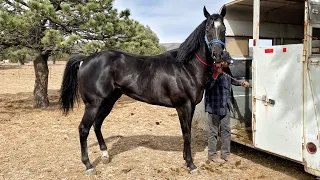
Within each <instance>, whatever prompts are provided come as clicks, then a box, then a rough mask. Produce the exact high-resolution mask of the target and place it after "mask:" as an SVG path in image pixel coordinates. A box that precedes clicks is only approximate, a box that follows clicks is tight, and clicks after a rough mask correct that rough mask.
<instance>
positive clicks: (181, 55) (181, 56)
mask: <svg viewBox="0 0 320 180" xmlns="http://www.w3.org/2000/svg"><path fill="white" fill-rule="evenodd" d="M206 21H207V20H204V21H203V22H202V23H201V24H200V25H199V26H198V27H197V28H196V29H195V30H194V31H193V32H192V33H191V34H190V35H189V37H188V38H187V39H186V40H185V41H184V42H183V43H182V44H181V45H180V47H179V49H178V54H177V57H176V61H178V62H182V63H187V62H189V61H190V59H191V57H192V56H193V55H194V54H193V53H194V51H195V50H197V49H198V48H199V47H200V46H201V44H202V43H205V40H204V35H205V25H206Z"/></svg>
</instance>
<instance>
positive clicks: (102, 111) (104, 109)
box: [93, 92, 122, 163]
mask: <svg viewBox="0 0 320 180" xmlns="http://www.w3.org/2000/svg"><path fill="white" fill-rule="evenodd" d="M121 95H122V94H121V93H117V92H114V93H112V94H111V95H110V96H109V98H107V99H105V100H104V102H103V104H102V105H101V106H100V108H99V111H98V114H97V117H96V119H95V121H94V124H93V126H94V132H95V134H96V137H97V140H98V142H99V146H100V150H101V152H102V154H101V160H102V161H103V162H105V163H106V162H108V161H109V154H108V151H107V146H106V143H105V142H104V139H103V136H102V133H101V126H102V123H103V121H104V119H105V118H106V117H107V116H108V115H109V113H110V112H111V110H112V108H113V105H114V104H115V102H116V101H117V100H118V99H119V98H120V97H121Z"/></svg>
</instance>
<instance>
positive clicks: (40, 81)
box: [33, 52, 49, 108]
mask: <svg viewBox="0 0 320 180" xmlns="http://www.w3.org/2000/svg"><path fill="white" fill-rule="evenodd" d="M48 58H49V53H47V52H45V53H41V52H40V53H39V55H38V56H37V57H36V59H35V60H34V61H33V66H34V73H35V75H36V79H35V84H34V91H33V97H34V104H33V106H34V107H35V108H43V107H48V106H49V99H48V74H49V69H48Z"/></svg>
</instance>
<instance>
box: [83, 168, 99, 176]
mask: <svg viewBox="0 0 320 180" xmlns="http://www.w3.org/2000/svg"><path fill="white" fill-rule="evenodd" d="M96 174H97V172H96V170H95V169H94V168H91V169H88V170H87V171H86V175H87V176H92V175H96Z"/></svg>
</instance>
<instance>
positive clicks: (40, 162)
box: [0, 63, 314, 180]
mask: <svg viewBox="0 0 320 180" xmlns="http://www.w3.org/2000/svg"><path fill="white" fill-rule="evenodd" d="M63 68H64V63H60V64H57V65H50V78H49V96H50V102H51V106H50V107H49V108H47V109H33V108H32V90H33V85H34V74H33V66H32V65H31V64H28V65H26V66H23V67H20V68H19V67H17V66H11V67H9V66H0V79H1V83H0V113H1V116H0V123H1V128H0V144H1V146H0V179H92V178H93V179H117V180H118V179H210V180H211V179H304V180H305V179H314V177H313V176H311V175H309V174H307V173H305V172H304V170H303V166H301V165H299V164H295V163H293V162H290V161H287V160H284V159H281V158H277V157H275V156H271V155H269V154H265V153H262V152H259V151H256V150H253V149H250V148H247V147H244V146H241V145H238V144H234V143H233V146H232V155H231V156H232V160H233V161H232V162H231V164H226V165H214V164H210V163H208V162H206V153H207V151H206V134H205V132H202V131H200V130H196V129H193V137H192V152H193V156H194V161H195V164H196V165H197V166H198V168H199V173H198V175H189V174H188V172H187V169H186V168H185V167H184V161H183V158H182V147H183V141H182V137H181V130H180V125H179V121H178V117H177V113H176V111H175V110H174V109H169V108H164V107H159V106H152V105H148V104H145V103H142V102H137V101H134V100H132V99H131V98H128V97H126V96H123V97H122V98H121V99H120V100H119V101H118V102H117V103H116V105H115V107H114V109H113V110H112V112H111V114H110V115H109V116H108V117H107V118H106V120H105V123H104V124H103V127H102V133H103V134H104V138H105V140H106V143H107V146H108V150H109V154H110V155H111V157H112V159H111V162H110V163H108V164H102V163H100V162H99V156H100V151H99V147H98V143H97V140H96V138H95V135H94V132H93V131H92V130H91V131H90V135H89V139H88V145H89V157H90V160H91V162H94V164H95V165H97V167H96V169H97V171H98V174H97V175H96V176H93V177H86V176H84V170H85V166H84V165H83V164H82V162H81V159H80V143H79V138H78V131H77V126H78V124H79V121H80V119H81V116H82V114H83V106H82V105H81V106H80V107H79V108H77V109H75V111H74V112H72V113H71V114H70V115H69V116H67V117H64V116H62V115H61V113H60V111H59V110H58V109H57V101H58V95H59V94H58V89H59V87H60V83H61V77H62V73H63Z"/></svg>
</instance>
